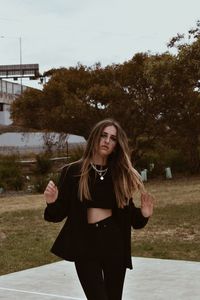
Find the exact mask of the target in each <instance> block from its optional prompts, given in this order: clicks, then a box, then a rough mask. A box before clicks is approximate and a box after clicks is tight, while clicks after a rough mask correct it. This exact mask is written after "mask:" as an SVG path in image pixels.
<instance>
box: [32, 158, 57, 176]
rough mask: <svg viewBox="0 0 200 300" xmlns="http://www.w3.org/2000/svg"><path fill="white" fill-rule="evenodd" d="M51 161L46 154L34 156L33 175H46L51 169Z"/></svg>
mask: <svg viewBox="0 0 200 300" xmlns="http://www.w3.org/2000/svg"><path fill="white" fill-rule="evenodd" d="M52 165H53V164H52V161H51V160H50V156H49V155H47V154H45V153H44V154H43V153H42V154H38V155H36V167H35V173H36V174H39V175H44V174H47V173H49V172H50V171H51V169H52Z"/></svg>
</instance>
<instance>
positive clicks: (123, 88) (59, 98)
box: [12, 22, 200, 173]
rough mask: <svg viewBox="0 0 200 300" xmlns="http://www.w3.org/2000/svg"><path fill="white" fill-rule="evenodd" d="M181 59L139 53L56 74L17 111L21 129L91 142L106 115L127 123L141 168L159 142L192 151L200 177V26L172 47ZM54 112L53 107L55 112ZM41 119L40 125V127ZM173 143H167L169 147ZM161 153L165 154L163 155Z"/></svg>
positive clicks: (174, 41) (186, 152)
mask: <svg viewBox="0 0 200 300" xmlns="http://www.w3.org/2000/svg"><path fill="white" fill-rule="evenodd" d="M168 45H169V47H171V48H172V47H175V48H176V50H177V53H176V54H175V55H173V54H171V53H169V52H166V53H163V54H151V53H137V54H135V55H134V56H133V57H132V59H130V60H129V61H126V62H124V63H123V64H118V65H117V64H113V65H110V66H107V67H104V68H103V67H101V65H100V64H95V65H94V66H92V67H86V66H83V65H80V64H78V65H77V66H76V67H70V68H60V69H53V70H49V72H47V74H48V76H50V78H49V81H48V82H47V84H46V85H45V86H44V90H43V91H34V90H27V91H26V92H25V93H23V95H22V96H21V97H19V98H18V99H17V100H16V101H15V102H14V104H13V106H12V116H13V120H14V121H15V123H16V124H22V125H24V126H27V127H33V128H36V129H38V128H39V129H42V130H44V129H45V130H54V131H56V132H65V133H74V134H78V135H83V136H84V137H86V138H87V136H88V134H89V131H90V128H91V126H93V124H94V123H96V122H97V121H99V120H100V119H102V118H105V117H113V118H115V119H117V120H118V121H120V123H121V125H122V127H123V128H124V129H125V131H126V132H127V134H128V136H129V139H130V146H131V149H132V160H133V162H134V163H135V164H137V161H138V160H141V159H142V158H143V156H144V155H145V153H148V152H149V151H154V150H155V147H156V145H157V140H158V139H159V141H161V142H162V144H163V145H166V146H167V148H171V149H174V150H176V151H178V152H179V153H181V152H184V156H185V159H186V164H187V166H188V168H190V171H191V172H193V173H197V172H199V171H200V156H199V150H198V148H199V146H200V145H199V143H200V137H199V132H200V94H199V92H200V22H197V25H196V28H194V29H191V30H189V31H188V38H187V39H186V38H185V35H183V34H178V35H177V36H176V37H173V38H172V39H171V41H170V42H169V44H168ZM49 108H51V109H49ZM35 120H37V122H35ZM166 141H167V142H166ZM156 150H157V151H159V149H156Z"/></svg>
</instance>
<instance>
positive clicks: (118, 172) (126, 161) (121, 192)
mask: <svg viewBox="0 0 200 300" xmlns="http://www.w3.org/2000/svg"><path fill="white" fill-rule="evenodd" d="M108 126H114V127H115V128H116V130H117V144H116V147H115V150H114V152H113V153H111V154H110V156H109V157H108V166H109V168H110V169H111V174H112V179H113V185H114V191H115V195H116V200H117V205H118V207H120V208H123V207H124V206H125V205H127V203H128V201H129V200H130V199H131V198H132V197H133V194H134V192H135V191H137V190H139V191H141V192H144V191H145V188H144V185H143V182H142V180H141V177H140V175H139V173H138V172H137V171H136V170H135V169H134V168H133V166H132V163H131V160H130V149H129V146H128V139H127V136H126V133H125V132H124V130H123V129H122V128H121V126H120V124H119V123H118V122H117V121H115V120H113V119H105V120H102V121H100V122H99V123H97V124H96V125H95V126H94V128H93V129H92V131H91V133H90V135H89V138H88V141H87V145H86V148H85V151H84V154H83V157H82V167H81V175H80V181H79V197H80V200H81V201H83V199H88V200H91V195H90V191H89V185H88V179H89V178H88V177H89V176H88V174H89V170H90V168H91V166H90V162H91V159H92V158H93V157H94V154H95V152H96V149H97V147H98V145H99V143H100V138H101V134H102V132H103V130H104V129H105V128H106V127H108Z"/></svg>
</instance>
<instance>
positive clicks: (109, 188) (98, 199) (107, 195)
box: [85, 166, 117, 209]
mask: <svg viewBox="0 0 200 300" xmlns="http://www.w3.org/2000/svg"><path fill="white" fill-rule="evenodd" d="M96 167H97V168H98V169H100V166H96ZM89 189H90V194H91V198H92V200H85V203H86V206H87V207H88V208H91V207H93V208H108V209H113V208H114V207H116V206H117V202H116V197H115V192H114V186H113V181H112V175H111V171H110V170H109V168H108V171H107V173H106V174H105V176H104V179H103V180H101V179H100V176H99V175H98V174H97V172H96V171H95V170H94V169H93V168H91V170H90V171H89Z"/></svg>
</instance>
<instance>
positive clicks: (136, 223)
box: [130, 200, 149, 229]
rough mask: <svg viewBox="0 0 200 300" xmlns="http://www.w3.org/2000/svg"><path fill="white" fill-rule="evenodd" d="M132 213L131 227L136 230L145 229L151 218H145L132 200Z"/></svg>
mask: <svg viewBox="0 0 200 300" xmlns="http://www.w3.org/2000/svg"><path fill="white" fill-rule="evenodd" d="M130 211H131V226H132V227H133V228H134V229H141V228H143V227H144V226H145V225H146V224H147V222H148V220H149V218H145V217H144V216H143V215H142V212H141V209H140V208H139V207H136V206H135V204H134V203H133V202H132V200H131V201H130Z"/></svg>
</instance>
